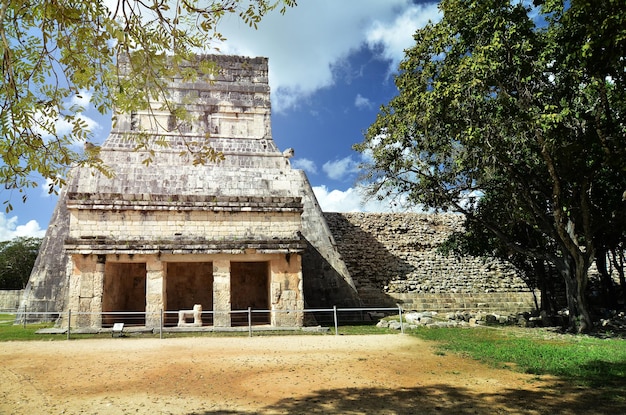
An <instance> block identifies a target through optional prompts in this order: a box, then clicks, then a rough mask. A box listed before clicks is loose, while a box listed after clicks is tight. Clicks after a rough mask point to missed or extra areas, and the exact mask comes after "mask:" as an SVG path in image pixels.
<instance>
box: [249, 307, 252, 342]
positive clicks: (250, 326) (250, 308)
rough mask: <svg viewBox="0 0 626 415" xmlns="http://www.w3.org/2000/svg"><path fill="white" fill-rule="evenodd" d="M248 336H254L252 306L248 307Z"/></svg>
mask: <svg viewBox="0 0 626 415" xmlns="http://www.w3.org/2000/svg"><path fill="white" fill-rule="evenodd" d="M248 337H252V307H248Z"/></svg>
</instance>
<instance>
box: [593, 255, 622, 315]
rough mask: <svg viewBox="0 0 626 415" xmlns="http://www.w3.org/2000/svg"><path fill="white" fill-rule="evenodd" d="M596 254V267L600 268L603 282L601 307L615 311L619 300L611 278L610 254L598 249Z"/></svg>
mask: <svg viewBox="0 0 626 415" xmlns="http://www.w3.org/2000/svg"><path fill="white" fill-rule="evenodd" d="M596 252H597V253H596V267H597V268H598V272H599V273H600V282H601V287H600V289H601V294H600V295H601V297H602V298H601V305H602V306H603V307H605V308H609V309H615V307H616V305H617V298H616V296H615V287H614V284H613V278H611V275H610V273H609V269H608V262H607V255H608V252H607V251H605V250H603V249H602V250H601V249H598V250H597V251H596Z"/></svg>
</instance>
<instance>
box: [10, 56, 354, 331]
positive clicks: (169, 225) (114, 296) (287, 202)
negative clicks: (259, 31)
mask: <svg viewBox="0 0 626 415" xmlns="http://www.w3.org/2000/svg"><path fill="white" fill-rule="evenodd" d="M198 59H210V60H212V61H214V62H215V63H216V64H217V67H218V70H217V73H216V74H215V75H214V76H204V77H200V78H199V79H197V80H195V81H193V82H182V81H174V82H172V83H171V84H170V86H169V90H168V91H167V94H168V95H169V98H170V103H171V104H173V105H174V106H184V108H186V110H187V111H188V112H189V113H191V114H192V115H193V117H192V121H191V122H189V121H186V122H185V123H184V124H183V125H182V126H181V125H179V124H180V123H179V120H177V119H176V116H175V115H173V113H172V111H167V110H164V109H163V108H164V106H163V103H162V102H154V103H153V105H152V108H151V110H150V111H143V112H142V111H137V112H133V113H131V114H116V117H117V123H116V124H115V126H114V127H113V129H112V131H111V133H110V135H109V136H108V138H107V139H106V140H105V142H104V143H103V144H102V146H101V149H100V157H101V158H102V160H103V161H104V163H105V164H106V165H107V166H108V167H109V168H110V169H111V171H112V173H113V174H112V175H106V174H103V173H101V172H99V171H95V170H93V169H89V168H83V167H80V168H75V169H73V170H72V171H71V173H70V176H69V179H68V185H67V186H66V188H64V189H63V192H62V194H61V196H60V198H59V202H58V205H57V207H56V210H55V212H54V215H53V218H52V221H51V223H50V226H49V228H48V231H47V234H46V236H45V238H44V241H43V244H42V248H41V251H40V255H39V258H38V259H37V262H36V264H35V268H34V270H33V273H32V275H31V278H30V281H29V284H28V286H27V288H26V290H25V292H24V294H23V297H22V301H21V305H20V309H21V310H24V311H27V312H29V313H32V312H44V311H56V312H60V313H61V312H65V311H67V310H72V312H73V313H75V316H74V315H73V317H72V325H77V326H82V327H110V326H111V325H112V324H113V322H114V321H120V320H122V321H123V319H124V315H119V314H117V313H119V312H126V313H129V315H130V313H132V312H145V318H144V319H143V321H139V322H137V321H132V322H133V323H135V324H139V325H145V326H146V327H156V326H158V325H159V324H160V321H159V318H160V311H161V310H164V311H167V312H169V311H172V312H174V311H176V312H178V311H179V310H192V309H193V307H194V306H197V305H200V306H201V307H202V310H204V311H205V312H206V311H209V312H211V311H212V312H213V313H206V314H209V315H210V316H208V317H207V316H206V315H205V316H204V321H203V324H204V325H213V326H215V327H229V326H235V325H238V324H247V315H245V314H241V315H239V314H231V313H229V312H230V311H232V310H247V309H248V308H249V307H251V308H253V309H257V310H270V312H268V313H254V314H252V315H253V317H254V323H255V324H267V325H271V326H277V327H279V326H288V327H297V326H301V325H303V319H304V317H303V313H302V310H303V309H305V307H308V308H312V307H313V308H314V307H328V306H331V307H332V305H337V306H356V305H358V304H359V300H358V295H357V292H356V288H355V285H354V283H353V281H352V279H351V278H350V275H349V273H348V270H347V268H346V265H345V264H344V262H343V261H342V259H341V257H340V255H339V253H338V251H337V247H336V246H335V242H334V239H333V236H332V234H331V233H330V231H329V228H328V226H327V224H326V221H325V218H324V216H323V214H322V212H321V210H320V208H319V206H318V204H317V201H316V199H315V196H314V195H313V192H312V189H311V186H310V184H309V182H308V180H307V178H306V176H305V175H304V172H302V171H300V170H296V169H293V168H292V167H291V165H290V161H289V158H290V157H291V155H292V152H291V151H290V150H286V151H284V152H283V151H281V150H279V149H278V148H277V147H276V145H275V143H274V141H273V139H272V132H271V125H270V90H269V84H268V61H267V59H266V58H244V57H239V56H202V57H198ZM195 65H196V64H195V63H192V64H190V68H194V67H195ZM139 132H143V133H146V132H147V133H148V134H149V135H151V136H152V138H153V139H155V140H156V139H159V140H162V141H164V142H165V143H166V144H167V145H166V146H160V145H156V144H152V145H150V147H148V148H145V149H141V150H135V147H136V142H134V141H133V140H129V137H132V136H133V135H134V134H138V133H139ZM198 143H200V144H208V145H210V146H211V147H212V148H214V149H215V150H217V151H219V152H221V153H222V154H223V155H224V160H223V161H220V162H216V163H207V164H197V163H194V157H193V155H192V154H190V153H189V152H187V150H188V146H190V145H191V146H192V147H193V146H198ZM147 158H150V159H151V162H150V163H148V164H146V163H144V161H145V160H146V159H147ZM100 313H103V314H100ZM106 313H111V314H110V315H107V314H106ZM113 313H115V314H113ZM166 316H167V318H166V321H165V325H166V326H168V325H169V326H174V325H177V324H179V321H178V316H177V315H170V314H169V313H166ZM129 318H130V317H129Z"/></svg>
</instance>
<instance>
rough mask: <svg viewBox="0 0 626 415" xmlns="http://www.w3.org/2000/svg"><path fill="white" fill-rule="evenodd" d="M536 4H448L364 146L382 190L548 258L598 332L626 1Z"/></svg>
mask: <svg viewBox="0 0 626 415" xmlns="http://www.w3.org/2000/svg"><path fill="white" fill-rule="evenodd" d="M535 3H536V4H537V5H536V6H534V7H533V6H529V5H528V3H527V2H522V1H513V2H511V1H510V0H443V1H442V2H441V3H440V8H441V10H442V12H443V18H442V20H441V21H440V22H437V23H430V24H428V25H427V26H426V27H425V28H423V29H420V30H418V31H417V33H416V34H415V41H416V44H415V46H414V47H412V48H410V49H408V50H407V51H406V57H405V59H404V60H403V61H402V63H401V64H400V73H399V75H398V76H397V77H396V79H395V82H396V85H397V87H398V90H399V94H398V95H397V96H396V97H395V98H393V99H392V100H391V101H390V103H389V104H388V105H385V106H383V107H382V109H381V111H380V113H379V115H378V117H377V119H376V121H375V122H374V123H373V124H372V125H371V126H370V128H369V129H368V130H367V132H366V134H365V139H364V141H363V142H362V143H360V144H358V145H356V146H355V148H356V149H357V150H359V151H361V152H363V153H365V154H367V155H369V156H370V160H371V162H369V163H368V164H366V165H365V166H364V167H365V174H364V177H363V181H364V182H365V183H366V184H367V185H368V186H369V187H370V190H371V192H372V194H376V195H379V196H380V197H387V196H393V195H398V194H404V195H407V196H408V199H409V200H410V201H411V202H413V203H415V204H421V205H423V206H425V207H428V208H434V209H440V210H448V209H451V210H454V211H456V212H461V213H464V214H465V215H466V218H467V220H468V221H470V222H475V223H478V224H480V226H481V227H482V229H485V230H486V231H488V232H489V233H490V234H491V235H492V236H493V237H495V238H497V239H498V240H499V241H500V243H502V244H503V245H504V246H505V247H506V249H507V250H509V251H511V252H517V253H519V254H523V255H527V256H530V257H533V258H540V259H545V260H547V261H549V262H550V263H552V264H553V265H554V266H555V267H556V268H557V269H559V271H560V272H561V274H562V275H563V276H564V278H565V282H566V285H568V289H571V292H570V293H569V295H570V296H571V297H572V298H571V300H572V302H570V307H571V310H570V312H571V313H572V314H571V315H573V316H574V317H575V318H578V317H580V318H581V319H582V320H584V321H585V323H584V324H586V325H587V326H588V324H589V321H588V315H586V312H585V304H584V298H582V297H581V295H582V293H583V292H584V289H585V286H586V281H587V274H586V272H587V269H588V267H589V264H590V262H591V260H592V258H593V255H594V244H593V241H594V239H597V237H598V235H601V234H602V233H603V232H606V231H607V229H615V226H617V224H623V223H624V221H623V216H624V205H623V202H622V193H623V192H624V189H626V157H625V156H626V140H625V137H626V123H625V122H624V119H625V117H626V92H625V91H626V88H625V87H626V83H625V81H626V71H625V63H626V13H624V11H625V10H626V4H625V3H624V0H599V1H596V2H588V1H585V0H571V1H564V0H546V1H540V0H537V1H535ZM624 231H625V230H624V229H620V230H619V232H621V233H622V234H623V233H624ZM576 296H578V297H580V298H574V297H576Z"/></svg>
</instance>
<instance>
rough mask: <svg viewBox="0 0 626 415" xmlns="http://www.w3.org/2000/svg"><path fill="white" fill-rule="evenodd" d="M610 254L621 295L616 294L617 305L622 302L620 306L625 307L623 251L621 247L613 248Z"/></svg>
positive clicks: (625, 286)
mask: <svg viewBox="0 0 626 415" xmlns="http://www.w3.org/2000/svg"><path fill="white" fill-rule="evenodd" d="M611 255H612V258H613V266H614V267H615V270H616V271H617V275H619V285H620V290H618V291H619V292H620V294H621V295H619V294H618V300H617V305H619V303H620V302H621V303H622V307H625V308H626V277H624V251H623V249H619V250H617V249H615V248H613V249H612V250H611Z"/></svg>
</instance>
